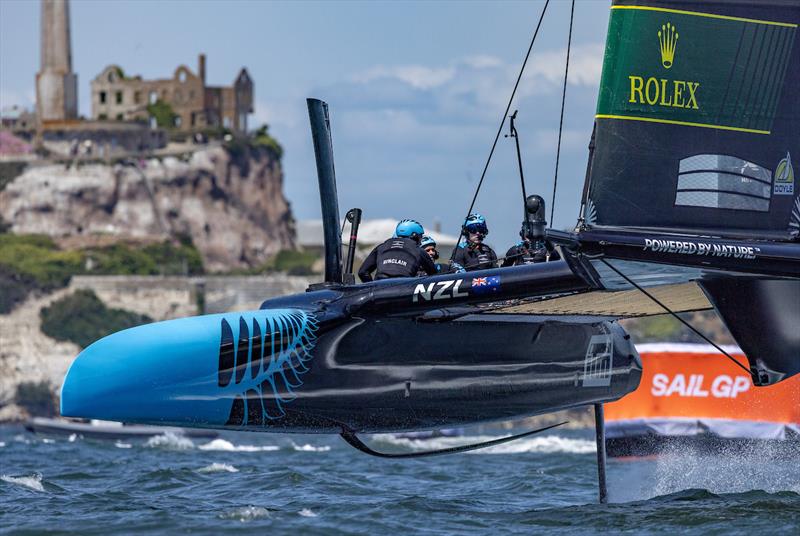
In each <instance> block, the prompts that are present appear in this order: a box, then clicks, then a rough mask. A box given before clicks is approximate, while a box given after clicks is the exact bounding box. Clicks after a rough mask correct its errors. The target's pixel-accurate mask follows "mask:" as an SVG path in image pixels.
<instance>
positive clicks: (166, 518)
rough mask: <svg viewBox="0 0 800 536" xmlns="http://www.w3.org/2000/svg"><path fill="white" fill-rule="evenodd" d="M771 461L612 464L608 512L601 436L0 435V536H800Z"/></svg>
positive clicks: (782, 462)
mask: <svg viewBox="0 0 800 536" xmlns="http://www.w3.org/2000/svg"><path fill="white" fill-rule="evenodd" d="M476 439H478V438H476V437H472V438H469V439H467V441H474V440H476ZM460 441H464V439H463V438H442V439H435V440H429V441H427V442H424V443H423V442H420V441H411V440H405V439H401V440H398V439H392V438H391V437H386V436H381V437H378V438H376V439H375V440H374V445H375V446H378V447H380V448H383V449H384V450H389V449H394V450H409V449H417V448H441V447H444V446H451V445H455V444H457V443H458V442H460ZM771 454H772V453H770V452H753V453H752V454H751V455H748V456H744V457H742V456H737V457H735V458H731V457H728V456H725V455H724V453H720V454H717V455H715V456H709V455H699V454H693V453H691V452H677V453H673V454H671V455H668V456H663V457H660V458H658V459H638V460H624V461H621V460H611V461H610V462H609V493H610V497H611V501H612V503H611V504H608V505H599V504H597V503H596V489H595V485H596V466H595V449H594V441H593V436H592V432H591V431H569V430H566V431H558V432H555V431H554V432H553V433H549V434H547V435H544V436H541V437H533V438H528V439H523V440H521V441H518V442H515V443H510V444H506V445H501V446H498V447H495V448H492V449H487V450H484V451H477V452H474V453H466V454H456V455H451V456H442V457H434V458H428V459H419V460H397V461H395V460H384V459H377V458H371V457H368V456H366V455H363V454H361V453H359V452H356V451H354V450H352V449H351V448H350V447H348V446H347V445H345V444H344V443H343V442H342V441H341V440H340V439H338V438H336V437H330V436H280V435H267V434H225V435H223V436H222V437H221V438H219V439H215V440H188V439H183V438H177V437H158V438H153V439H150V440H147V441H116V442H114V441H110V442H103V441H90V440H84V439H81V438H76V437H72V438H67V437H61V438H42V437H37V436H33V435H30V434H27V433H26V432H24V431H22V429H21V428H19V427H0V532H8V533H11V534H39V533H67V532H75V533H80V534H109V533H117V534H124V533H136V534H144V533H147V534H175V533H178V532H181V533H186V532H191V533H193V534H223V533H226V532H228V531H231V532H233V531H237V532H241V531H243V530H246V531H258V533H266V532H267V531H269V533H270V534H292V533H296V534H326V535H327V534H338V533H342V534H380V533H382V532H385V531H389V530H391V531H398V530H401V531H403V533H422V534H466V533H469V534H475V533H497V532H499V533H501V534H535V533H545V532H546V533H548V534H553V533H581V534H583V533H587V532H589V533H593V532H600V531H612V532H631V533H652V532H669V533H681V534H684V533H691V534H725V535H736V534H747V535H750V534H752V533H753V531H754V530H761V531H765V533H769V534H780V533H783V534H797V533H798V530H799V529H798V527H800V463H798V461H800V453H796V454H797V455H795V456H789V457H788V458H787V457H786V456H785V453H782V456H781V457H773V456H771Z"/></svg>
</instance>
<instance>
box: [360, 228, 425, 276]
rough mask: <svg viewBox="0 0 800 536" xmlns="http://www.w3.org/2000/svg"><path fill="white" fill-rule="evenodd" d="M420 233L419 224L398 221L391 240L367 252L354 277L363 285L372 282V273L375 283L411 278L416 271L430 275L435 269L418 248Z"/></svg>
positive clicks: (421, 233) (422, 230)
mask: <svg viewBox="0 0 800 536" xmlns="http://www.w3.org/2000/svg"><path fill="white" fill-rule="evenodd" d="M424 233H425V231H424V229H423V228H422V225H420V224H419V222H417V221H414V220H402V221H400V223H398V224H397V228H396V229H395V236H393V237H392V238H390V239H389V240H387V241H386V242H384V243H383V244H379V245H378V246H376V247H375V249H373V250H372V252H370V254H369V255H368V256H367V258H366V260H365V261H364V263H363V264H362V265H361V268H359V270H358V277H359V278H361V281H364V282H367V281H372V272H373V271H374V272H375V279H388V278H390V277H413V276H415V275H417V272H420V271H422V272H423V273H425V274H428V275H434V274H435V273H436V266H435V265H434V264H433V259H431V257H430V255H428V254H427V253H426V252H425V251H424V250H423V249H422V248H420V240H421V239H422V235H423V234H424Z"/></svg>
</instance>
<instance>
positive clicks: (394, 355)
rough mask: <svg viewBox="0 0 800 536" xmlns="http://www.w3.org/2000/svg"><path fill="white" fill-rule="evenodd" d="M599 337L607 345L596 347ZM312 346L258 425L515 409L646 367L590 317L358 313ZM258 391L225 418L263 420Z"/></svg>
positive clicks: (392, 421) (436, 418) (420, 420)
mask: <svg viewBox="0 0 800 536" xmlns="http://www.w3.org/2000/svg"><path fill="white" fill-rule="evenodd" d="M323 330H324V328H323ZM323 330H321V331H323ZM601 343H603V344H605V343H607V348H608V349H609V350H610V351H611V354H610V356H605V357H603V356H601V355H599V352H600V350H599V348H600V345H601ZM593 345H594V346H593ZM596 350H597V351H596ZM315 354H316V355H315V357H314V360H313V365H312V367H311V370H310V371H309V372H308V373H307V374H305V375H304V376H303V386H302V389H298V390H297V392H296V396H297V397H296V399H294V400H293V401H292V402H291V403H290V404H286V405H285V408H286V415H285V416H283V417H282V418H280V419H276V420H274V421H265V422H263V423H258V424H257V426H258V427H259V428H260V429H262V430H265V431H309V432H339V431H341V430H342V429H345V430H350V431H355V432H372V433H374V432H398V431H407V430H419V429H434V428H441V427H454V426H461V425H467V424H475V423H482V422H490V421H497V420H506V419H516V418H521V417H526V416H531V415H537V414H542V413H549V412H552V411H557V410H561V409H566V408H571V407H576V406H582V405H586V404H593V403H596V402H607V401H611V400H616V399H618V398H620V397H622V396H624V395H625V394H627V393H628V392H630V391H632V390H634V389H635V388H636V387H637V386H638V384H639V379H640V376H641V362H640V360H639V356H638V354H637V353H636V350H635V348H634V346H633V344H632V343H631V342H630V340H629V337H628V336H627V335H626V334H625V332H624V331H623V330H622V328H621V327H619V326H618V325H617V324H614V323H610V322H606V321H598V320H591V319H586V318H584V319H580V318H557V317H550V318H548V317H543V318H542V317H539V318H531V317H525V316H522V315H493V316H492V318H488V319H487V318H486V317H484V316H468V317H465V318H462V319H459V320H455V321H451V322H445V323H425V322H417V321H415V320H414V319H409V318H362V319H353V320H351V321H348V322H347V323H346V324H342V325H339V326H336V327H333V328H331V329H329V330H327V332H326V333H324V334H323V335H321V336H320V339H319V341H318V343H317V347H316V349H315ZM587 355H588V357H587ZM587 360H588V361H589V365H588V369H590V370H589V373H588V374H587ZM592 371H594V372H592ZM251 396H254V397H256V396H257V400H250V401H249V402H248V401H245V403H243V404H241V405H239V406H237V405H236V404H234V406H233V407H232V410H231V415H230V419H229V421H228V426H229V427H231V428H234V429H241V428H243V427H244V428H250V427H251V426H253V425H255V424H256V423H255V422H253V420H252V419H251V418H250V417H249V416H248V415H247V411H246V408H247V407H252V406H256V407H259V406H260V404H261V402H262V400H263V397H264V394H263V393H257V392H253V393H251ZM269 403H270V401H269V400H265V401H264V404H265V405H269Z"/></svg>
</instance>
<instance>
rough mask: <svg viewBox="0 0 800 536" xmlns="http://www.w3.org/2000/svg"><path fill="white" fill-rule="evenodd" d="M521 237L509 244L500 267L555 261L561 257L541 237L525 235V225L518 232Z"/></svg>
mask: <svg viewBox="0 0 800 536" xmlns="http://www.w3.org/2000/svg"><path fill="white" fill-rule="evenodd" d="M519 236H520V237H521V238H522V240H520V241H519V242H517V243H516V244H514V245H513V246H511V247H510V248H509V249H508V251H507V252H506V256H505V258H504V259H503V264H502V267H503V268H505V267H507V266H520V265H523V264H536V263H539V262H547V261H556V260H558V259H560V258H561V256H560V255H559V254H558V251H556V250H555V249H554V248H553V246H552V245H551V244H549V243H548V242H547V241H545V240H544V239H543V238H538V239H537V238H530V237H529V236H525V226H524V225H523V226H522V230H521V231H520V232H519Z"/></svg>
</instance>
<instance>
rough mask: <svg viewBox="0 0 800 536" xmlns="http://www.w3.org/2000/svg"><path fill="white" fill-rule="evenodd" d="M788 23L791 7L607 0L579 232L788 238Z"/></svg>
mask: <svg viewBox="0 0 800 536" xmlns="http://www.w3.org/2000/svg"><path fill="white" fill-rule="evenodd" d="M798 24H800V4H799V3H798V2H795V1H791V2H789V1H775V0H764V1H758V2H718V1H706V2H698V1H674V0H673V1H668V2H664V1H635V2H634V1H630V0H616V1H615V2H614V4H613V6H612V8H611V15H610V19H609V28H608V38H607V43H606V51H605V60H604V65H603V74H602V80H601V87H600V94H599V98H598V103H597V116H596V120H597V134H596V136H597V137H596V150H595V151H594V160H593V163H592V171H591V178H590V188H589V197H588V200H587V205H588V210H587V213H586V214H585V217H586V220H587V222H588V223H589V224H591V225H592V226H612V227H637V228H649V229H664V230H671V231H674V230H696V231H701V230H702V231H712V232H715V233H718V234H720V235H723V236H725V235H731V236H735V235H737V234H745V235H748V234H751V235H753V236H760V237H763V236H770V237H774V238H776V239H791V238H793V237H795V236H796V235H797V229H798V227H797V223H798V222H793V221H792V209H793V208H794V207H795V205H796V200H797V196H798V193H800V188H798V187H797V185H796V184H795V182H796V176H795V172H794V166H795V164H796V163H797V162H798V161H800V97H798V93H797V88H798V87H800V44H798V39H799V36H800V32H798ZM793 223H794V225H792V224H793Z"/></svg>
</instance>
